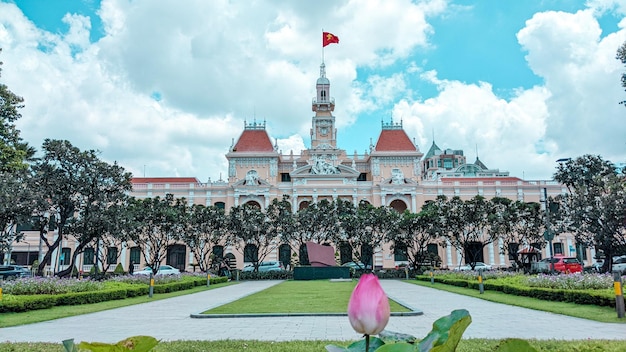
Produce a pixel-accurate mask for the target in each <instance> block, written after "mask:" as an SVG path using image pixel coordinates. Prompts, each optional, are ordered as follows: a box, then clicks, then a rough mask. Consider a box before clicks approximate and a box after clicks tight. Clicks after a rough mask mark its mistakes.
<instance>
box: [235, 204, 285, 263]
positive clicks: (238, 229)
mask: <svg viewBox="0 0 626 352" xmlns="http://www.w3.org/2000/svg"><path fill="white" fill-rule="evenodd" d="M227 223H228V225H227V226H228V232H229V235H228V238H229V242H230V243H234V244H235V247H236V248H237V249H238V250H239V251H240V252H241V253H243V255H244V260H246V261H249V262H251V263H252V265H253V266H254V271H255V272H258V271H259V263H261V262H262V261H263V260H264V259H265V257H266V256H267V255H268V254H269V253H270V252H272V251H274V250H275V249H276V247H277V246H276V241H275V240H276V238H277V237H276V234H275V233H274V232H271V231H269V227H270V224H269V221H268V219H267V218H266V215H265V213H264V212H263V210H262V209H261V208H259V207H258V206H256V205H251V204H244V205H239V206H236V207H232V208H231V209H230V213H229V214H228V222H227Z"/></svg>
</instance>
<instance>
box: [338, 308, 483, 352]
mask: <svg viewBox="0 0 626 352" xmlns="http://www.w3.org/2000/svg"><path fill="white" fill-rule="evenodd" d="M471 322H472V317H471V316H470V314H469V312H468V311H467V310H465V309H458V310H454V311H452V313H450V315H446V316H444V317H441V318H439V319H437V320H436V321H435V322H434V323H433V329H432V330H431V331H430V333H428V335H426V337H425V338H424V339H423V340H421V341H419V342H418V343H417V344H415V337H413V336H411V335H405V334H389V333H387V334H386V336H387V337H388V339H386V340H384V341H383V340H382V339H378V338H369V337H366V339H367V338H369V340H370V341H369V351H376V352H453V351H456V347H457V345H458V344H459V341H461V337H462V336H463V332H465V329H467V327H468V326H469V324H470V323H471ZM389 337H390V338H389ZM365 346H366V342H365V339H364V340H359V341H357V342H354V343H352V344H351V345H349V346H348V347H347V348H343V347H339V346H335V345H328V346H326V350H327V351H328V352H357V351H359V352H361V351H365V350H366V347H365Z"/></svg>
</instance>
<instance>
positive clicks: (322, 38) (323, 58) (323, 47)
mask: <svg viewBox="0 0 626 352" xmlns="http://www.w3.org/2000/svg"><path fill="white" fill-rule="evenodd" d="M322 63H324V28H322Z"/></svg>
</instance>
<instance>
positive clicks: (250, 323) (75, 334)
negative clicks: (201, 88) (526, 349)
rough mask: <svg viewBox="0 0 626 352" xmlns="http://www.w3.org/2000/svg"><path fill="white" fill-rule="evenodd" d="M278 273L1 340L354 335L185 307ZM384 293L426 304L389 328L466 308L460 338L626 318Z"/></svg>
mask: <svg viewBox="0 0 626 352" xmlns="http://www.w3.org/2000/svg"><path fill="white" fill-rule="evenodd" d="M279 282H280V281H249V282H242V283H240V284H238V285H231V286H227V287H222V288H219V289H214V290H210V291H205V292H200V293H195V294H192V295H185V296H180V297H175V298H170V299H167V300H160V301H154V302H150V303H145V304H140V305H135V306H129V307H124V308H118V309H112V310H108V311H103V312H98V313H92V314H85V315H81V316H76V317H70V318H63V319H57V320H53V321H48V322H43V323H36V324H30V325H24V326H17V327H10V328H3V329H0V341H12V342H39V341H42V342H57V343H58V342H61V341H62V340H65V339H68V338H74V339H75V341H77V342H79V341H90V342H94V341H100V342H117V341H119V340H122V339H124V338H126V337H129V336H134V335H149V336H154V337H156V338H157V339H160V340H165V341H170V340H224V339H256V340H271V341H285V340H326V339H328V340H356V339H359V338H360V337H361V336H359V334H357V333H356V332H354V330H352V327H351V326H350V323H349V321H348V318H347V317H280V318H277V317H272V318H219V319H192V318H191V317H190V314H193V313H198V312H201V311H204V310H206V309H209V308H212V307H216V306H219V305H222V304H224V303H227V302H230V301H233V300H236V299H239V298H241V297H243V296H246V295H249V294H251V293H254V292H258V291H260V290H263V289H265V288H267V287H270V286H273V285H276V284H278V283H279ZM381 283H382V286H383V288H384V290H385V291H386V292H387V294H388V295H389V296H390V297H391V298H394V299H396V300H398V301H401V302H403V303H405V304H408V305H410V306H412V307H414V308H416V309H419V310H421V311H423V312H424V314H423V315H421V316H413V317H391V318H390V320H389V324H388V325H387V330H391V331H396V332H401V333H407V334H411V335H414V336H417V337H423V336H425V335H426V334H427V333H428V332H429V331H430V330H431V328H432V323H433V322H434V321H435V320H437V319H438V318H440V317H442V316H444V315H447V314H450V312H451V311H452V310H454V309H467V310H468V311H469V312H470V314H471V316H472V323H471V324H470V326H469V327H468V328H467V330H466V331H465V334H463V337H464V338H505V337H520V338H526V339H530V338H536V339H560V340H581V339H588V338H591V339H624V340H626V324H608V323H598V322H593V321H588V320H584V319H578V318H571V317H567V316H562V315H557V314H552V313H545V312H539V311H534V310H530V309H524V308H518V307H513V306H507V305H503V304H498V303H492V302H487V301H483V300H480V299H477V298H471V297H466V296H461V295H457V294H453V293H448V292H444V291H439V290H435V289H431V288H428V287H421V286H417V285H413V284H410V283H405V282H402V281H395V280H383V281H381Z"/></svg>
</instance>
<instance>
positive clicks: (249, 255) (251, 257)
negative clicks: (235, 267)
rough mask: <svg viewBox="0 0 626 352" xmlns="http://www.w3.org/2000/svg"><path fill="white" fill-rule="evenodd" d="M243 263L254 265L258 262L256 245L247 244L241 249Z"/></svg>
mask: <svg viewBox="0 0 626 352" xmlns="http://www.w3.org/2000/svg"><path fill="white" fill-rule="evenodd" d="M243 261H244V262H251V263H256V262H258V261H259V249H258V248H257V246H256V245H254V244H250V243H248V244H247V245H246V246H245V247H244V248H243Z"/></svg>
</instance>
